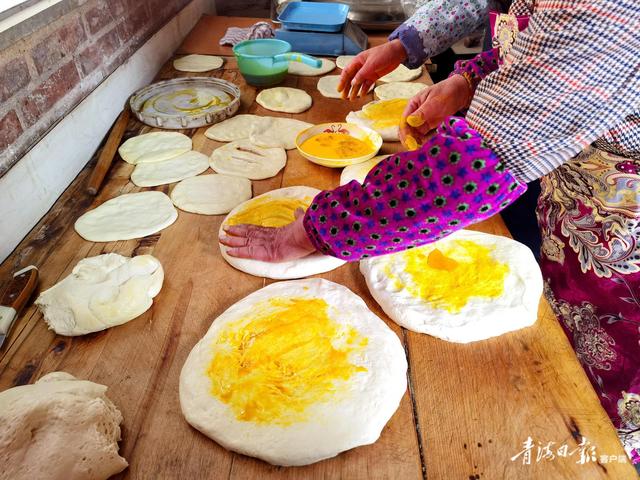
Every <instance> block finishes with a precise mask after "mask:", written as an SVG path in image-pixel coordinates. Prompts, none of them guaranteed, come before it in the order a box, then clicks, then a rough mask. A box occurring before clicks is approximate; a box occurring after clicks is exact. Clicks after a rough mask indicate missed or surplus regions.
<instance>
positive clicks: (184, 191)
mask: <svg viewBox="0 0 640 480" xmlns="http://www.w3.org/2000/svg"><path fill="white" fill-rule="evenodd" d="M250 198H251V181H250V180H249V179H247V178H240V177H232V176H230V175H216V174H214V175H200V176H199V177H191V178H187V179H186V180H182V181H181V182H180V183H178V184H177V185H176V186H175V187H174V188H173V190H172V191H171V200H172V201H173V204H174V205H175V206H176V207H178V208H179V209H180V210H184V211H185V212H192V213H200V214H203V215H219V214H222V213H227V212H229V211H230V210H231V209H232V208H234V207H235V206H236V205H238V204H240V203H242V202H244V201H246V200H248V199H250Z"/></svg>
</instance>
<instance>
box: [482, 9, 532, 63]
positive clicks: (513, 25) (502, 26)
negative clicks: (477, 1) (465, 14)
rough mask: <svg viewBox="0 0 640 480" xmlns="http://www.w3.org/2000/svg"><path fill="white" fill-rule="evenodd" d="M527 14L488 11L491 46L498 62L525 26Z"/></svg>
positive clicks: (500, 61) (501, 60)
mask: <svg viewBox="0 0 640 480" xmlns="http://www.w3.org/2000/svg"><path fill="white" fill-rule="evenodd" d="M528 24H529V16H528V15H514V14H512V13H500V12H489V29H490V31H491V46H492V47H493V48H494V49H495V50H496V52H497V54H498V58H499V63H500V64H502V62H503V61H504V57H505V56H506V55H507V53H509V52H510V51H511V48H512V47H513V43H514V42H515V41H516V38H518V33H520V32H521V31H522V30H524V29H525V28H527V25H528Z"/></svg>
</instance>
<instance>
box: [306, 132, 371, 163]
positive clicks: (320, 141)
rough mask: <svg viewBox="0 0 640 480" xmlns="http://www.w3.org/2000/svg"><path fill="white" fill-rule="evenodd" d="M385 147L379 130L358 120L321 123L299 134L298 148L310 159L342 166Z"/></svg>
mask: <svg viewBox="0 0 640 480" xmlns="http://www.w3.org/2000/svg"><path fill="white" fill-rule="evenodd" d="M380 147H382V137H381V136H380V134H379V133H377V132H375V131H373V130H371V129H370V128H367V127H361V126H359V125H356V124H354V123H343V122H333V123H321V124H319V125H314V126H313V127H309V128H307V129H306V130H303V131H302V132H300V133H299V134H298V136H297V137H296V148H297V149H298V151H299V152H300V154H301V155H302V156H303V157H304V158H306V159H307V160H309V161H311V162H313V163H317V164H318V165H323V166H325V167H331V168H341V167H346V166H349V165H355V164H356V163H362V162H366V161H367V160H369V159H370V158H373V157H374V156H375V155H376V154H377V153H378V150H380Z"/></svg>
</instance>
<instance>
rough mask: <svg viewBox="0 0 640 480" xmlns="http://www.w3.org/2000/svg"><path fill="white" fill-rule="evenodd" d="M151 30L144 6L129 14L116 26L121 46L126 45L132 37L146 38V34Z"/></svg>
mask: <svg viewBox="0 0 640 480" xmlns="http://www.w3.org/2000/svg"><path fill="white" fill-rule="evenodd" d="M150 28H151V22H149V15H148V14H147V9H146V6H145V5H144V4H142V5H140V6H139V7H138V8H136V9H135V10H133V12H131V13H130V14H128V15H126V17H125V18H124V20H123V21H122V23H120V25H118V32H119V34H120V39H121V40H122V44H126V43H128V42H129V40H131V39H132V38H133V37H137V36H142V37H144V36H146V35H145V34H146V32H147V31H149V29H150Z"/></svg>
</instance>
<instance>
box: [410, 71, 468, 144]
mask: <svg viewBox="0 0 640 480" xmlns="http://www.w3.org/2000/svg"><path fill="white" fill-rule="evenodd" d="M471 98H472V92H471V88H470V86H469V83H468V82H467V80H466V79H465V78H464V77H463V76H462V75H453V76H451V77H449V78H447V79H446V80H443V81H441V82H438V83H436V84H435V85H433V86H431V87H429V88H425V89H424V90H422V91H421V92H419V93H418V94H417V95H415V96H414V97H413V98H412V99H411V100H410V101H409V103H408V104H407V108H405V110H404V112H403V113H402V120H401V121H400V141H401V142H402V144H403V145H404V146H405V148H406V149H407V150H415V149H417V148H418V147H419V146H420V145H422V144H423V143H424V141H425V140H426V139H427V134H428V133H429V132H430V131H432V130H433V129H434V128H436V127H437V126H438V125H440V124H441V123H442V121H443V120H444V119H445V118H447V117H449V116H451V115H455V114H456V113H457V112H459V111H460V110H464V109H465V108H467V107H468V106H469V104H470V103H471Z"/></svg>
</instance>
